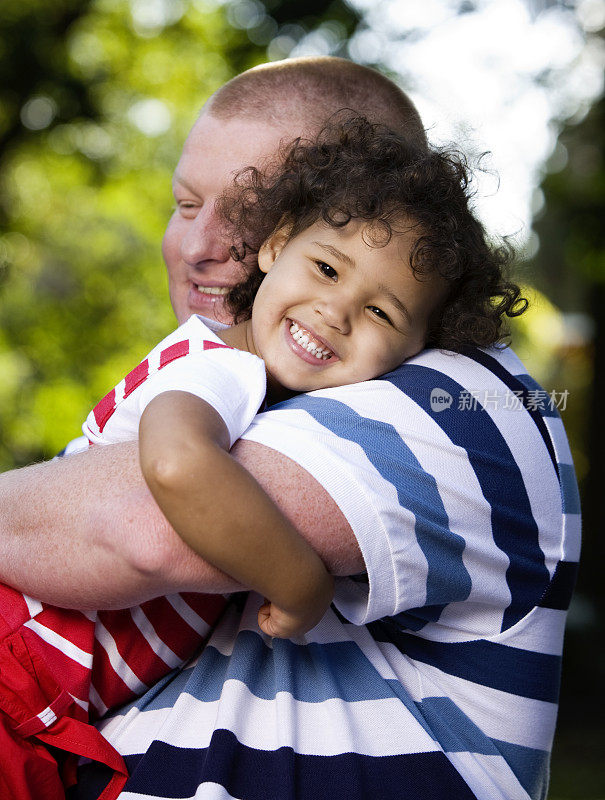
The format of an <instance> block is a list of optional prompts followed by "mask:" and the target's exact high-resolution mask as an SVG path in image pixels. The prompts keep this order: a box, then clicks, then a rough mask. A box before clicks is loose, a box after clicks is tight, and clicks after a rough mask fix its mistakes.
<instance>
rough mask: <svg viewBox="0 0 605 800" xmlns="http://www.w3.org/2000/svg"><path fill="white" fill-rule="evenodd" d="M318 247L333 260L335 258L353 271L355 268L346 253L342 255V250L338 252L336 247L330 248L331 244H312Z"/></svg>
mask: <svg viewBox="0 0 605 800" xmlns="http://www.w3.org/2000/svg"><path fill="white" fill-rule="evenodd" d="M313 244H316V245H317V246H318V247H321V249H322V250H325V251H326V253H329V254H330V255H331V256H334V258H337V259H338V260H339V261H342V262H343V263H345V264H347V265H348V266H349V267H352V268H353V269H355V267H356V266H357V265H356V264H355V262H354V261H353V259H352V258H351V256H348V255H347V254H346V253H343V252H342V250H339V249H338V248H337V247H332V245H331V244H322V243H321V242H313Z"/></svg>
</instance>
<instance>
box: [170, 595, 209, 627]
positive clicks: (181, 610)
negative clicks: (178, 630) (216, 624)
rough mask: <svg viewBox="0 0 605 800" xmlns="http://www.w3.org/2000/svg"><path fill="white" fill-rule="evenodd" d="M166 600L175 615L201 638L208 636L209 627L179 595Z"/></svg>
mask: <svg viewBox="0 0 605 800" xmlns="http://www.w3.org/2000/svg"><path fill="white" fill-rule="evenodd" d="M166 600H168V602H169V603H170V605H171V606H172V607H173V608H174V610H175V611H176V613H177V614H178V615H179V616H180V617H182V618H183V619H184V620H185V622H186V623H187V625H189V627H190V628H193V630H194V631H196V632H197V633H199V635H200V636H201V637H204V636H207V635H208V632H209V631H210V625H208V623H207V622H206V621H205V620H204V619H202V617H200V615H199V614H196V612H195V611H194V610H193V609H192V608H191V606H190V605H189V604H188V603H186V602H185V600H183V598H182V597H181V595H180V594H171V595H167V596H166Z"/></svg>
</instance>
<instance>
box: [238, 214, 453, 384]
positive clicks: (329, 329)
mask: <svg viewBox="0 0 605 800" xmlns="http://www.w3.org/2000/svg"><path fill="white" fill-rule="evenodd" d="M366 225H367V223H365V222H362V221H360V220H353V221H351V222H350V223H349V224H348V225H346V226H345V227H344V228H340V229H336V228H331V227H329V226H327V225H325V224H324V223H321V222H317V223H315V224H314V225H312V226H311V227H309V228H307V229H306V230H305V231H303V232H302V233H300V234H299V235H298V236H295V237H294V238H293V239H292V240H291V241H289V242H286V241H285V239H286V237H285V235H283V232H282V233H280V232H278V233H277V234H274V235H273V236H272V237H271V239H269V240H268V241H267V242H265V244H264V245H263V247H262V248H261V251H260V253H259V266H260V268H261V269H262V271H263V272H266V273H267V276H266V278H265V279H264V280H263V282H262V284H261V286H260V289H259V290H258V294H257V295H256V299H255V301H254V307H253V313H252V334H253V339H254V345H255V348H256V350H257V352H258V354H259V355H260V356H261V357H262V358H263V359H264V361H265V364H266V366H267V370H268V373H269V375H270V376H271V377H273V378H274V379H275V380H276V381H278V383H280V384H281V385H282V386H285V387H286V388H288V389H292V390H295V391H311V390H313V389H321V388H327V387H330V386H341V385H344V384H347V383H357V382H358V381H364V380H369V379H371V378H375V377H377V376H378V375H382V374H383V373H385V372H389V371H390V370H392V369H394V368H395V367H397V366H398V365H399V364H401V362H402V361H404V360H405V359H406V358H409V357H410V356H413V355H414V354H416V353H417V352H419V351H420V350H421V349H422V348H423V346H424V342H425V338H426V332H427V326H428V321H429V317H430V315H431V313H432V312H433V311H434V310H435V308H436V306H437V305H438V304H439V303H440V302H441V300H442V299H443V297H444V295H445V283H444V281H443V280H441V279H439V278H437V277H433V276H431V277H428V278H423V279H422V280H421V281H420V280H418V279H417V278H416V277H415V276H414V274H413V273H412V270H411V269H410V266H409V255H410V247H412V246H413V244H414V242H415V240H416V238H417V235H418V234H417V233H416V234H414V233H413V232H411V233H402V234H394V235H393V236H392V238H391V241H390V242H389V243H388V244H387V245H386V246H385V247H372V246H370V245H368V244H366V243H365V242H364V240H363V238H362V233H363V231H364V228H365V226H366Z"/></svg>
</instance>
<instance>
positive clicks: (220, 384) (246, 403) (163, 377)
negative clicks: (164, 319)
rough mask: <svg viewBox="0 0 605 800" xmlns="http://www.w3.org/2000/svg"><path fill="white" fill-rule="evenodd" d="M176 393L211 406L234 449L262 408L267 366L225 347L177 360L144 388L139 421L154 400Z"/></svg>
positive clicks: (245, 354) (139, 405)
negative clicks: (196, 398) (186, 395)
mask: <svg viewBox="0 0 605 800" xmlns="http://www.w3.org/2000/svg"><path fill="white" fill-rule="evenodd" d="M174 390H176V391H181V392H188V393H189V394H193V395H195V396H196V397H199V398H200V399H201V400H205V401H206V402H207V403H209V404H210V405H211V406H212V407H213V408H214V409H215V411H217V413H218V414H219V415H220V416H221V417H222V419H223V421H224V423H225V425H226V426H227V429H228V431H229V438H230V445H229V446H232V445H233V443H234V442H235V441H237V439H239V438H240V436H241V435H242V433H243V432H244V431H245V430H246V428H247V427H248V426H249V425H250V423H251V421H252V420H253V418H254V416H255V415H256V413H257V412H258V411H259V409H260V407H261V405H262V402H263V399H264V396H265V391H266V385H265V368H264V362H263V361H262V360H261V359H260V358H258V357H257V356H254V355H252V354H251V353H245V352H242V351H240V350H234V349H231V348H223V347H219V348H216V349H212V350H208V351H206V352H202V353H194V354H191V355H189V356H187V357H186V358H182V359H178V360H175V361H173V362H172V363H170V364H168V365H167V366H166V367H164V369H162V370H160V371H158V372H156V373H154V374H153V375H152V376H151V377H150V378H149V380H148V381H146V382H145V384H144V385H143V386H142V388H141V392H140V394H139V397H138V414H139V417H140V416H141V414H142V413H143V411H144V410H145V408H146V406H147V405H148V404H149V403H150V402H151V401H152V400H153V398H154V397H157V396H158V395H160V394H163V393H164V392H169V391H174Z"/></svg>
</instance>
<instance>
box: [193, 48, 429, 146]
mask: <svg viewBox="0 0 605 800" xmlns="http://www.w3.org/2000/svg"><path fill="white" fill-rule="evenodd" d="M341 109H349V110H352V111H353V112H355V113H356V115H363V116H364V117H366V118H367V119H369V120H370V121H371V122H379V123H382V124H384V125H386V126H387V127H388V128H390V129H391V130H394V131H396V132H398V133H400V134H401V135H402V136H403V137H404V138H405V139H407V140H408V141H411V142H413V143H415V144H416V145H417V146H426V136H425V133H424V128H423V126H422V121H421V120H420V116H419V115H418V112H417V111H416V108H415V107H414V105H413V103H412V101H411V100H410V99H409V97H408V96H407V95H406V94H405V92H403V91H402V90H401V89H400V88H399V87H398V86H397V85H396V84H395V83H393V81H391V80H389V79H388V78H386V77H385V76H384V75H381V74H380V73H379V72H376V70H373V69H370V68H369V67H364V66H361V65H360V64H355V63H354V62H353V61H347V60H346V59H344V58H334V57H331V56H317V57H309V58H292V59H287V60H285V61H275V62H272V63H269V64H263V65H261V66H258V67H254V68H253V69H249V70H247V71H246V72H242V73H241V75H237V76H236V77H235V78H233V79H232V80H230V81H229V82H228V83H226V84H225V85H224V86H222V87H221V88H220V89H218V90H217V91H216V92H215V93H214V94H213V95H212V97H211V98H210V99H209V100H208V102H207V103H206V105H205V106H204V111H203V113H206V114H212V115H213V116H214V117H216V118H217V119H222V120H230V119H235V118H238V119H253V120H256V121H258V122H261V121H262V122H265V123H266V124H267V125H275V126H276V127H280V128H283V127H284V126H287V127H288V128H290V129H291V128H292V127H293V126H295V127H298V128H299V133H300V134H302V135H309V134H313V133H316V132H317V131H318V130H319V129H320V128H322V127H323V126H324V125H325V123H326V121H327V120H328V119H329V118H330V117H331V116H332V115H333V114H335V113H336V112H338V111H340V110H341Z"/></svg>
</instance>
